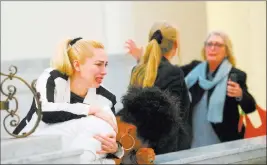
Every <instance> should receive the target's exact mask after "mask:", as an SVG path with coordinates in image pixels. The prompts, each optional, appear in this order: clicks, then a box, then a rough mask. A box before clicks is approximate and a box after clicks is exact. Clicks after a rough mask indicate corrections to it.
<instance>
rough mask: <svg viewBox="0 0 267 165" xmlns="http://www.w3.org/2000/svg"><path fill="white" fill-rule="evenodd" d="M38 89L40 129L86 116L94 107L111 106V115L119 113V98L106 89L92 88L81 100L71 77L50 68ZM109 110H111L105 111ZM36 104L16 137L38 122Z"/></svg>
mask: <svg viewBox="0 0 267 165" xmlns="http://www.w3.org/2000/svg"><path fill="white" fill-rule="evenodd" d="M36 90H37V92H39V93H40V96H41V98H40V99H41V102H42V114H43V117H42V121H41V122H40V124H39V126H38V129H39V128H42V127H44V126H45V125H47V124H52V123H58V122H64V121H68V120H71V119H77V118H81V117H86V116H87V115H88V113H89V111H90V105H101V106H103V105H104V106H107V107H109V108H108V109H111V111H110V112H109V113H111V114H112V112H113V114H115V108H114V106H115V104H116V96H115V95H113V94H112V93H111V92H109V91H108V90H107V89H105V88H104V87H102V86H100V87H99V88H97V89H96V88H90V89H89V90H88V93H87V95H86V97H85V98H81V97H79V96H77V95H75V94H74V93H72V92H71V91H70V81H69V78H68V76H66V75H64V74H62V73H60V72H59V71H57V70H54V69H52V68H48V69H46V70H45V71H44V72H43V73H42V74H41V75H40V77H39V78H38V80H37V84H36ZM105 109H107V108H105ZM35 110H36V103H35V101H33V103H32V106H31V109H30V111H29V112H28V114H27V116H26V117H25V118H24V119H23V120H22V121H21V123H20V124H19V126H18V127H17V128H16V129H15V130H14V132H13V133H14V134H19V133H22V132H24V131H28V130H29V129H31V128H32V127H33V125H34V124H35V122H36V119H37V114H36V113H35Z"/></svg>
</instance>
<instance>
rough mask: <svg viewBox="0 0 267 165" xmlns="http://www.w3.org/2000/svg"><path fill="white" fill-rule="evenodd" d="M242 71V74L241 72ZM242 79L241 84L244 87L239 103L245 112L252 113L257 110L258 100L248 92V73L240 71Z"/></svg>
mask: <svg viewBox="0 0 267 165" xmlns="http://www.w3.org/2000/svg"><path fill="white" fill-rule="evenodd" d="M241 73H242V74H241ZM239 75H240V76H239V77H240V81H239V85H240V88H241V89H242V98H241V100H240V101H238V102H239V105H240V106H241V108H242V110H243V111H244V112H245V113H251V112H254V111H255V110H256V102H255V100H254V98H253V96H252V95H251V94H250V93H249V92H248V87H247V84H246V80H247V75H246V73H244V72H240V74H239Z"/></svg>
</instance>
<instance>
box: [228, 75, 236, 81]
mask: <svg viewBox="0 0 267 165" xmlns="http://www.w3.org/2000/svg"><path fill="white" fill-rule="evenodd" d="M229 78H230V80H231V81H233V82H237V74H236V73H231V74H230V77H229Z"/></svg>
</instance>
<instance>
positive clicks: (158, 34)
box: [150, 30, 163, 44]
mask: <svg viewBox="0 0 267 165" xmlns="http://www.w3.org/2000/svg"><path fill="white" fill-rule="evenodd" d="M153 39H155V40H156V41H157V42H158V44H161V42H162V39H163V36H162V34H161V31H160V30H157V31H155V32H154V33H153V35H152V37H151V38H150V41H151V40H153Z"/></svg>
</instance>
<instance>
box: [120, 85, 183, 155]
mask: <svg viewBox="0 0 267 165" xmlns="http://www.w3.org/2000/svg"><path fill="white" fill-rule="evenodd" d="M122 104H123V109H122V110H120V111H119V113H118V114H117V115H118V116H120V117H121V120H122V121H124V122H126V123H131V124H133V125H135V126H136V127H137V136H138V138H139V139H140V140H141V141H142V142H145V143H148V144H149V146H150V147H151V148H153V149H154V150H155V153H156V154H162V153H167V152H172V151H177V150H178V149H177V146H178V144H177V145H176V143H178V142H177V141H178V140H179V139H178V138H179V136H178V135H179V129H183V123H182V120H181V118H180V106H179V105H180V101H179V98H177V97H174V96H172V95H171V94H170V93H169V92H168V91H162V90H160V89H159V88H157V87H146V88H141V87H129V89H128V91H127V93H126V94H125V95H124V96H123V97H122Z"/></svg>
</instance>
